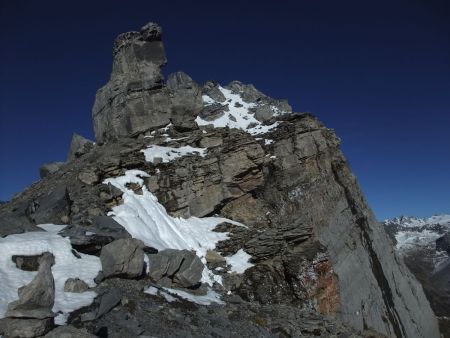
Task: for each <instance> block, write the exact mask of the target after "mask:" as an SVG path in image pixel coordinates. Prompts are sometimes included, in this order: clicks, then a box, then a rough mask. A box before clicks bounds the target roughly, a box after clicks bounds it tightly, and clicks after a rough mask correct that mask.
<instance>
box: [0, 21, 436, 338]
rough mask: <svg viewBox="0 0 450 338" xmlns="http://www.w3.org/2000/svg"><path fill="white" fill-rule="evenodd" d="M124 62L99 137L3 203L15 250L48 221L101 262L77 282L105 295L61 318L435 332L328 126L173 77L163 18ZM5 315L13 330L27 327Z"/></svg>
mask: <svg viewBox="0 0 450 338" xmlns="http://www.w3.org/2000/svg"><path fill="white" fill-rule="evenodd" d="M113 56H114V60H113V70H112V73H111V78H110V80H109V82H108V83H107V84H106V85H105V86H103V87H102V88H100V89H99V91H98V92H97V95H96V101H95V103H94V107H93V111H92V117H93V124H94V130H95V135H96V141H97V142H96V143H93V142H90V141H85V140H81V139H80V138H79V137H74V138H73V142H72V146H71V150H70V152H69V156H68V158H69V160H68V162H66V163H64V164H61V165H60V166H57V168H56V170H53V169H52V170H48V171H47V172H46V174H45V175H44V177H43V178H42V180H41V181H39V182H37V183H36V184H34V185H32V186H31V187H30V188H29V189H27V190H26V191H25V192H23V193H22V194H20V195H19V196H16V197H15V198H14V199H13V200H12V201H11V202H9V203H8V204H5V205H2V206H0V216H1V217H0V235H1V236H2V237H3V238H2V239H3V242H4V243H5V245H7V242H8V239H9V238H11V237H10V236H13V237H12V238H15V239H17V240H18V241H20V240H21V238H25V237H27V236H31V237H33V233H34V232H36V231H38V230H39V231H40V232H42V231H47V232H48V233H49V235H48V236H50V237H51V238H53V236H56V238H57V239H55V240H58V241H60V240H63V241H65V242H66V243H68V244H70V246H71V247H72V248H73V250H74V251H73V252H72V254H73V255H75V256H77V255H78V256H80V257H85V258H86V257H88V258H89V259H91V260H92V261H93V262H96V263H95V264H92V266H93V267H94V268H95V267H96V268H98V267H99V265H98V264H99V262H100V263H101V264H100V267H101V269H102V270H101V271H99V272H98V275H97V276H96V277H95V278H93V276H91V275H90V276H84V277H83V276H76V275H74V276H71V277H73V278H78V277H79V278H81V279H83V278H85V280H84V282H85V283H87V284H88V287H89V288H90V291H88V292H95V293H96V294H97V296H96V297H95V298H94V299H93V302H92V303H91V304H89V305H85V304H83V306H81V307H77V308H76V309H74V310H72V309H73V307H71V308H70V310H71V311H67V310H65V309H66V308H68V307H62V310H61V309H59V308H55V311H56V310H58V313H57V314H55V315H57V316H56V320H57V323H58V324H63V323H68V324H70V325H72V326H76V327H78V328H85V329H88V331H89V332H92V333H95V334H97V335H100V334H102V332H104V331H105V330H106V332H108V335H107V336H116V335H117V336H120V335H122V336H139V335H140V334H142V333H145V334H148V333H151V334H153V333H155V334H157V335H159V336H214V335H215V334H217V333H214V332H220V333H221V335H224V336H227V334H226V332H227V330H228V332H229V331H230V330H231V332H238V333H237V334H238V335H240V336H255V335H257V336H271V335H277V334H278V336H282V335H284V334H286V335H288V336H296V335H298V332H302V333H303V334H305V335H310V336H314V335H317V334H320V335H323V336H330V337H334V336H338V335H340V334H355V335H357V336H367V335H370V334H372V336H373V335H375V336H379V337H380V336H383V335H385V336H395V337H424V338H425V337H427V338H428V337H429V338H433V337H439V328H438V323H437V320H436V317H435V316H434V314H433V311H432V310H431V308H430V306H429V302H428V300H427V299H426V297H425V294H424V293H423V290H422V287H421V285H420V284H419V283H418V282H417V280H416V279H415V278H414V276H413V275H412V274H411V273H410V272H409V271H408V269H407V268H406V266H405V265H404V264H403V261H402V260H401V259H400V258H399V257H398V256H397V255H396V254H395V253H394V250H393V247H392V244H391V241H390V240H389V238H388V236H387V234H386V233H385V231H384V228H383V227H382V225H381V224H380V223H379V222H377V221H376V219H375V216H374V215H373V213H372V211H371V210H370V208H369V206H368V204H367V201H366V199H365V197H364V195H363V193H362V191H361V189H360V188H359V185H358V182H357V180H356V178H355V177H354V175H353V173H352V172H351V169H350V167H349V165H348V163H347V161H346V159H345V157H344V155H343V154H342V152H341V151H340V148H339V146H340V139H339V138H338V137H337V136H336V134H335V133H334V131H333V130H331V129H329V128H327V127H326V126H324V125H323V124H322V123H321V122H320V121H318V120H317V119H316V118H315V117H314V116H312V115H311V114H306V113H293V112H292V109H291V107H290V106H289V105H288V103H287V102H286V101H283V100H276V99H272V98H269V97H268V96H266V95H264V94H263V93H261V92H259V91H258V90H257V89H256V88H255V87H254V86H253V85H245V84H242V83H240V82H238V81H233V82H231V83H230V84H229V85H228V86H224V87H223V86H221V85H219V84H217V83H214V82H207V83H206V84H205V85H203V86H200V85H198V84H197V83H195V81H193V80H192V78H190V77H189V76H188V75H187V74H185V73H183V72H177V73H174V74H171V75H169V76H168V78H167V81H165V80H164V77H163V76H162V73H161V67H162V66H164V64H165V63H166V62H167V58H166V56H165V51H164V46H163V44H162V29H161V28H160V27H159V26H158V25H157V24H154V23H149V24H147V25H145V26H144V27H142V29H141V30H140V31H138V32H128V33H124V34H121V35H119V37H118V38H117V40H116V43H115V45H114V48H113ZM49 169H50V168H49ZM48 223H53V224H61V223H62V224H64V225H65V226H64V227H63V228H60V227H59V226H55V225H51V226H48V225H46V226H42V224H48ZM194 225H195V226H194ZM30 233H31V234H32V235H29V234H30ZM41 235H42V234H41ZM21 236H24V237H21ZM27 238H28V237H27ZM30 244H31V246H33V245H35V242H30ZM26 248H27V247H26V246H24V249H23V250H26ZM37 251H40V250H37ZM26 254H27V252H23V255H25V256H26ZM29 254H33V255H35V254H36V252H34V251H33V253H31V252H29ZM7 258H8V259H9V258H11V260H13V261H14V259H13V257H9V256H8V257H7ZM19 258H20V260H17V258H16V266H17V267H18V268H19V265H20V266H22V265H24V263H23V262H25V261H27V260H28V259H29V258H24V257H19ZM99 260H100V261H99ZM5 262H6V261H5ZM17 262H19V263H20V264H19V263H17ZM5 264H6V263H5ZM17 264H19V265H17ZM25 265H26V264H25ZM144 267H145V268H144ZM9 268H11V267H10V266H9ZM5 271H9V270H7V269H5ZM14 271H15V270H14ZM139 271H141V272H142V273H141V274H140V273H139ZM0 272H2V270H0ZM24 275H27V276H28V277H27V278H28V279H25V280H26V281H27V282H30V277H31V275H28V274H26V273H24ZM67 277H68V276H59V275H56V276H55V278H56V282H57V283H56V285H58V287H59V288H61V285H64V288H65V287H66V286H65V282H67V280H66V281H65V282H64V279H66V278H67ZM0 278H1V279H5V280H6V278H7V273H6V274H5V273H4V274H3V275H1V276H0ZM25 280H21V281H14V283H12V284H11V285H10V290H11V292H10V293H9V294H8V297H9V298H8V300H9V301H13V300H14V298H15V295H14V294H13V293H14V292H13V291H15V289H18V288H19V287H21V286H23V285H24V282H25ZM31 283H32V282H31ZM71 283H73V281H72V282H71ZM143 291H146V292H143ZM65 292H66V291H65V290H60V289H58V290H57V292H56V303H57V304H60V303H61V301H62V300H61V298H60V297H62V299H64V297H65V296H67V295H66V293H65ZM19 293H20V291H19ZM186 294H188V296H187V298H188V299H190V300H193V299H194V300H195V299H197V300H198V298H196V297H197V296H203V297H207V296H208V295H209V296H210V297H209V298H208V297H207V298H208V299H209V301H210V300H211V297H212V298H214V299H216V301H215V302H212V303H214V304H210V305H204V304H202V306H199V304H198V303H195V301H189V300H186ZM216 294H218V295H219V296H216ZM180 295H184V296H185V297H182V296H180ZM211 295H213V296H211ZM217 297H221V298H217ZM202 301H205V298H202ZM105 304H108V305H105ZM179 304H181V306H180V305H179ZM195 304H197V305H195ZM2 305H3V306H7V305H8V304H7V303H4V304H2ZM72 306H73V304H72ZM205 306H211V308H213V309H214V311H216V312H217V313H211V311H209V310H207V308H206V307H205ZM156 308H159V309H160V310H159V312H158V311H155V309H156ZM105 309H107V310H105ZM136 309H138V310H136ZM146 309H147V310H146ZM161 309H162V310H161ZM271 309H272V310H273V309H276V310H277V311H280V315H279V314H277V311H272V310H271ZM46 310H49V309H46ZM214 311H212V312H214ZM227 311H228V313H232V314H233V315H228V314H227ZM273 312H275V313H273ZM46 313H48V311H47V312H46ZM171 313H172V314H171ZM6 315H7V318H5V319H4V320H3V321H4V323H6V324H5V330H6V331H7V332H12V330H13V329H14V330H15V329H16V328H15V326H14V325H16V324H15V323H17V322H18V321H19V322H20V323H22V324H23V327H25V328H26V327H27V325H31V320H30V319H21V318H22V317H21V318H16V317H13V316H9V317H8V313H6ZM165 316H167V317H168V318H171V320H172V321H171V322H170V323H171V324H172V325H164V323H165V319H164V318H165ZM283 317H285V318H288V321H287V322H286V321H284V320H283V319H282V318H283ZM26 318H28V317H26ZM32 318H35V317H32ZM130 318H131V319H130ZM201 318H202V319H201ZM302 318H303V319H305V320H302ZM327 318H328V319H327ZM33 320H42V318H35V319H33ZM329 320H330V321H329ZM49 321H50V322H51V320H50V319H49V318H45V322H43V321H37V322H33V323H34V324H35V323H37V324H40V325H44V326H46V325H48V323H49ZM199 322H200V323H201V324H198V323H199ZM37 324H36V325H37ZM333 326H334V328H333ZM40 329H43V328H42V327H40ZM45 329H47V327H45ZM8 330H9V331H8ZM236 330H237V331H236ZM136 332H138V333H136ZM103 336H104V334H103ZM228 336H230V334H229V333H228Z"/></svg>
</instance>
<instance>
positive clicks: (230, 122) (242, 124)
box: [195, 86, 286, 135]
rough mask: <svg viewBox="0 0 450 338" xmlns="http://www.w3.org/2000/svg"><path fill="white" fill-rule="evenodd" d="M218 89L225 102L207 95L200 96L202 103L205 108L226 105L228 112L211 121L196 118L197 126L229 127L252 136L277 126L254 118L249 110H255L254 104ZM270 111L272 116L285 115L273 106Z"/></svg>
mask: <svg viewBox="0 0 450 338" xmlns="http://www.w3.org/2000/svg"><path fill="white" fill-rule="evenodd" d="M218 89H219V90H220V92H221V93H222V94H223V96H224V97H225V102H218V101H215V100H214V99H213V98H211V97H209V96H208V95H203V96H202V99H203V102H204V104H205V105H207V106H208V105H213V104H222V105H228V111H225V112H224V114H223V115H222V116H221V117H218V118H216V119H215V120H212V121H206V120H204V119H202V118H201V117H200V116H197V118H196V119H195V122H197V124H198V125H199V126H205V125H209V124H212V125H213V126H214V127H215V128H223V127H229V128H235V129H242V130H245V131H246V132H248V133H250V134H252V135H258V134H264V133H267V132H268V131H270V130H271V129H273V128H276V127H277V126H278V122H274V123H272V124H270V125H265V124H263V123H262V122H260V121H258V120H257V119H256V118H255V116H254V114H252V112H251V111H250V109H252V108H256V107H257V104H256V103H248V102H245V101H244V100H243V98H242V97H241V95H240V94H237V93H234V92H233V91H231V90H230V89H226V88H223V87H221V86H219V87H218ZM270 109H272V111H273V116H278V115H281V114H285V113H286V112H283V111H281V110H279V109H278V108H277V107H275V106H270Z"/></svg>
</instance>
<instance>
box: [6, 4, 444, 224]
mask: <svg viewBox="0 0 450 338" xmlns="http://www.w3.org/2000/svg"><path fill="white" fill-rule="evenodd" d="M0 6H1V8H0V37H1V41H2V43H1V46H0V52H1V54H0V55H1V59H0V78H1V81H0V93H1V100H0V142H1V146H0V161H1V162H0V163H1V165H0V199H3V200H7V199H9V198H10V197H11V196H12V195H13V194H14V193H16V192H19V191H21V190H23V189H24V188H25V187H26V186H28V185H30V184H31V183H32V182H34V181H36V180H38V171H39V166H40V165H41V164H42V163H44V162H49V161H55V160H65V158H66V155H67V151H68V148H69V143H70V139H71V135H72V133H73V132H77V133H80V134H82V135H84V136H86V137H89V138H93V132H92V123H91V108H92V104H93V101H94V96H95V92H96V90H97V89H98V88H99V87H100V86H102V85H103V84H104V83H106V81H107V80H108V77H109V73H110V71H111V61H112V60H111V50H112V42H113V40H114V38H115V36H116V35H117V34H119V33H121V32H125V31H129V30H133V29H138V28H139V27H140V26H142V25H143V24H145V23H146V22H148V21H155V22H158V23H160V24H161V25H162V26H163V29H164V41H165V46H166V52H167V56H168V60H169V64H168V66H167V67H166V70H165V72H166V74H168V73H170V72H172V71H176V70H183V71H185V72H187V73H188V74H190V75H191V76H192V78H194V79H195V80H196V81H197V82H199V83H203V82H204V81H206V80H209V79H213V80H217V81H219V82H221V83H228V82H229V81H231V80H235V79H237V80H240V81H242V82H249V83H253V84H254V85H255V86H256V87H257V88H258V89H260V90H261V91H263V92H265V93H266V94H268V95H270V96H273V97H277V98H287V99H288V100H289V102H290V103H291V105H292V106H293V107H294V109H295V111H299V112H303V111H309V112H311V113H313V114H314V115H316V116H318V117H319V118H320V119H321V120H322V121H323V122H324V123H325V124H326V125H327V126H328V127H330V128H333V129H335V130H336V132H337V134H338V135H339V136H340V137H341V138H342V149H343V151H344V153H345V155H346V156H347V158H348V159H349V161H350V164H351V167H352V169H353V170H354V172H355V174H356V175H357V177H358V179H359V181H360V183H361V186H362V188H363V190H364V192H365V194H366V196H367V198H368V200H369V202H370V205H371V206H372V208H373V209H374V211H375V213H376V215H377V217H378V218H380V219H383V218H386V217H393V216H397V215H400V214H409V215H418V216H426V215H431V214H435V213H450V38H449V37H450V15H449V13H450V10H449V5H448V3H447V2H446V1H441V0H428V1H416V0H409V1H400V0H395V1H387V0H380V1H376V2H367V1H339V2H338V1H328V0H324V1H276V2H274V1H259V2H253V1H252V2H243V1H239V2H237V1H227V2H212V1H196V2H186V1H164V2H163V1H158V2H156V1H127V2H123V1H120V2H119V1H85V0H80V1H76V2H75V1H73V2H62V1H45V0H44V1H24V0H18V1H10V2H6V1H3V2H2V3H1V4H0Z"/></svg>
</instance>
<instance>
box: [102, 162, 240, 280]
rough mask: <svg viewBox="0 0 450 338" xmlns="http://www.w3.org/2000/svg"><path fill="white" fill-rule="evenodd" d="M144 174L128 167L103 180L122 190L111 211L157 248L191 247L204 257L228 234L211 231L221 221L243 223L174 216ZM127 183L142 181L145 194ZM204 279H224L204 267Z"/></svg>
mask: <svg viewBox="0 0 450 338" xmlns="http://www.w3.org/2000/svg"><path fill="white" fill-rule="evenodd" d="M144 177H149V175H148V174H147V173H145V172H143V171H140V170H128V171H127V172H126V173H125V175H124V176H120V177H116V178H109V179H107V180H105V181H104V183H105V184H108V183H110V184H112V185H113V186H115V187H116V188H118V189H120V190H121V191H122V192H123V196H122V198H123V204H120V205H118V206H115V207H113V209H112V211H111V212H110V213H109V215H111V216H113V218H114V219H115V220H116V221H117V222H118V223H119V224H121V225H122V226H123V227H124V228H125V229H126V230H127V231H128V232H129V233H130V234H131V236H132V237H134V238H137V239H140V240H142V241H143V242H144V243H145V244H146V245H148V246H150V247H153V248H156V249H158V250H162V249H167V248H171V249H179V250H182V249H187V250H192V251H195V252H196V254H197V256H199V257H200V258H201V259H202V261H205V256H206V251H207V250H213V249H214V248H215V246H216V243H217V242H219V241H222V240H225V239H226V238H228V233H223V232H214V231H212V230H213V229H214V228H215V227H216V226H217V225H218V224H220V223H223V222H228V223H233V224H236V225H240V226H243V225H242V224H240V223H237V222H234V221H231V220H229V219H226V218H221V217H204V218H197V217H190V218H188V219H184V218H176V217H172V216H170V215H169V214H167V211H166V209H165V208H164V207H163V206H162V205H161V204H160V203H158V199H157V198H156V196H154V195H153V194H152V193H151V192H150V191H149V190H148V189H147V188H146V187H145V186H144V185H143V183H144V182H143V178H144ZM127 183H137V184H139V185H142V195H138V194H135V193H134V192H133V191H132V190H131V189H128V188H127V187H126V184H127ZM202 281H203V282H205V283H209V284H210V285H212V283H213V282H214V281H216V282H220V281H221V279H220V276H216V275H213V274H212V273H211V272H210V271H209V270H208V269H206V268H205V269H204V270H203V276H202Z"/></svg>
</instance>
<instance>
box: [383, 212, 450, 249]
mask: <svg viewBox="0 0 450 338" xmlns="http://www.w3.org/2000/svg"><path fill="white" fill-rule="evenodd" d="M383 224H384V226H385V227H386V229H387V230H388V232H390V233H391V234H392V235H393V236H394V237H395V240H396V249H397V250H398V251H400V252H402V251H405V250H410V249H413V250H416V249H417V248H435V247H436V243H435V242H436V240H437V239H438V238H439V237H441V236H442V235H443V234H445V233H446V232H448V231H450V215H447V214H443V215H435V216H431V217H428V218H418V217H411V216H400V217H396V218H393V219H388V220H385V221H384V222H383Z"/></svg>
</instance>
